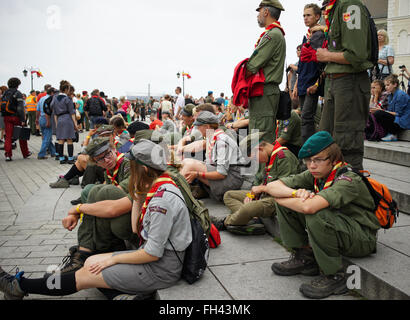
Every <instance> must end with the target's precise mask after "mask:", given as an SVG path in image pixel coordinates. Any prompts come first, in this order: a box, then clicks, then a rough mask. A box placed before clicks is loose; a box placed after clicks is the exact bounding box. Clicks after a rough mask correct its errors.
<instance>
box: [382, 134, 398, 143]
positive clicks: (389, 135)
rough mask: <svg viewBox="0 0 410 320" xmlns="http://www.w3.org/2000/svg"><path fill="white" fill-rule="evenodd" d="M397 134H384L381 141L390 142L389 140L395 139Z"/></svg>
mask: <svg viewBox="0 0 410 320" xmlns="http://www.w3.org/2000/svg"><path fill="white" fill-rule="evenodd" d="M397 140H398V139H397V136H396V135H394V134H391V133H389V134H388V135H387V136H385V137H384V138H382V141H384V142H390V141H397Z"/></svg>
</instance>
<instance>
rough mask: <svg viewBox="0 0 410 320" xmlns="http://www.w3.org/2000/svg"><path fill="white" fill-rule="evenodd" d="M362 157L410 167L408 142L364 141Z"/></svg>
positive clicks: (409, 146) (409, 144)
mask: <svg viewBox="0 0 410 320" xmlns="http://www.w3.org/2000/svg"><path fill="white" fill-rule="evenodd" d="M364 157H365V158H366V159H372V160H377V161H383V162H388V163H394V164H397V165H401V166H406V167H410V142H408V141H397V142H373V141H365V143H364Z"/></svg>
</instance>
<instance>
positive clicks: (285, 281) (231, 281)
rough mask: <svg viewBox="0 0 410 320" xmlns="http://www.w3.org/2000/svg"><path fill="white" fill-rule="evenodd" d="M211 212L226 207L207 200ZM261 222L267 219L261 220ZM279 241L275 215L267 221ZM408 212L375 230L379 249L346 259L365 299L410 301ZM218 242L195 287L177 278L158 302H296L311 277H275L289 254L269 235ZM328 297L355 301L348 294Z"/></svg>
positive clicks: (228, 236) (219, 212)
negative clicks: (276, 268)
mask: <svg viewBox="0 0 410 320" xmlns="http://www.w3.org/2000/svg"><path fill="white" fill-rule="evenodd" d="M204 202H205V204H206V205H207V207H208V208H209V211H210V213H211V214H212V215H215V216H218V217H222V216H226V215H227V214H228V213H229V211H228V210H227V208H226V207H224V206H223V205H222V204H221V203H217V202H215V201H212V200H209V199H205V201H204ZM264 222H267V220H266V219H265V221H264ZM265 226H266V227H267V230H268V231H273V233H274V234H272V236H273V237H275V238H276V240H278V238H279V237H280V235H279V234H278V230H279V228H278V226H277V220H276V218H274V219H272V220H271V221H270V223H268V224H266V223H265ZM409 234H410V216H408V215H403V217H402V218H401V219H400V220H399V222H398V223H397V225H395V227H394V228H392V229H390V230H387V231H384V230H381V231H379V235H378V246H377V253H376V254H373V255H371V256H369V257H366V258H360V259H352V258H345V264H346V265H354V266H356V267H358V268H359V270H360V280H361V281H360V289H359V290H358V292H359V293H360V294H361V295H362V296H363V297H365V298H367V299H375V300H381V299H404V300H408V299H410V278H409V277H408V274H407V273H408V270H410V251H409V246H408V244H409V240H410V238H409ZM221 239H222V244H221V246H220V247H218V248H217V249H211V251H210V259H209V265H208V268H207V270H206V272H205V274H204V276H203V278H202V279H201V280H200V281H198V282H197V283H195V284H193V285H189V284H188V283H186V282H185V281H184V280H181V281H180V282H179V283H178V284H177V285H176V286H174V287H171V288H169V289H165V290H160V291H159V297H160V299H161V300H237V299H240V300H244V299H246V300H255V299H259V300H281V299H287V300H299V299H304V297H303V296H302V295H301V294H300V293H299V286H300V285H301V284H302V283H304V282H309V281H311V279H312V278H310V277H305V276H294V277H279V276H276V275H274V274H273V273H272V271H271V269H270V266H271V264H272V263H274V262H281V261H285V260H287V259H288V257H289V253H288V252H287V251H286V250H285V248H284V247H282V246H281V245H279V243H278V242H276V241H273V239H272V237H270V236H269V235H264V236H252V237H245V236H235V235H232V234H230V233H228V232H221ZM330 299H338V300H340V299H342V300H352V299H357V297H353V296H352V295H351V294H347V295H344V296H333V297H330Z"/></svg>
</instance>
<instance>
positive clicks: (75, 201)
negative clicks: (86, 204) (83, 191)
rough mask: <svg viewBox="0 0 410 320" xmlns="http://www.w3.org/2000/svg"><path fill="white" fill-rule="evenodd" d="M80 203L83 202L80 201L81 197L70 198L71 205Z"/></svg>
mask: <svg viewBox="0 0 410 320" xmlns="http://www.w3.org/2000/svg"><path fill="white" fill-rule="evenodd" d="M81 203H83V202H82V201H81V197H80V198H78V199H75V200H72V201H71V204H72V205H73V206H76V205H79V204H81Z"/></svg>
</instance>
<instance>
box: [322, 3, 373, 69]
mask: <svg viewBox="0 0 410 320" xmlns="http://www.w3.org/2000/svg"><path fill="white" fill-rule="evenodd" d="M329 19H330V21H331V22H330V29H329V45H328V49H329V51H331V52H344V57H345V59H346V60H347V61H349V62H350V63H351V64H350V65H345V64H337V63H334V62H329V63H327V66H326V68H325V72H326V73H328V74H331V73H358V72H362V71H365V70H367V69H369V68H371V67H372V66H373V64H372V63H371V62H370V61H369V60H370V56H371V34H370V25H369V19H368V16H367V12H366V8H365V7H364V6H363V4H362V3H361V1H359V0H339V1H337V2H336V4H335V7H334V8H333V11H332V12H331V13H330V16H329Z"/></svg>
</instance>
